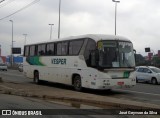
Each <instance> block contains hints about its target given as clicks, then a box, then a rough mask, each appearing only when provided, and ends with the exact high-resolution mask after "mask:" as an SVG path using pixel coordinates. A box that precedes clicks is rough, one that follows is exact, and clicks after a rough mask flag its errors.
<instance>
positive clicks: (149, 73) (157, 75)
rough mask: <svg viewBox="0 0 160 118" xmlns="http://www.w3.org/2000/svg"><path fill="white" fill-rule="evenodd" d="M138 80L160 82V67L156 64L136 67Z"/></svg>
mask: <svg viewBox="0 0 160 118" xmlns="http://www.w3.org/2000/svg"><path fill="white" fill-rule="evenodd" d="M135 73H136V81H137V82H140V81H141V82H150V83H152V84H159V83H160V69H159V68H157V67H154V66H138V67H136V72H135Z"/></svg>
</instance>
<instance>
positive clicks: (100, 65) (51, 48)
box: [23, 34, 136, 91]
mask: <svg viewBox="0 0 160 118" xmlns="http://www.w3.org/2000/svg"><path fill="white" fill-rule="evenodd" d="M23 63H24V64H23V69H24V74H25V76H26V77H28V78H32V79H33V81H34V82H35V83H37V84H38V83H40V82H42V81H48V82H53V83H61V84H66V85H71V86H73V87H74V89H75V90H77V91H81V90H82V88H90V89H101V90H107V89H109V90H110V89H112V88H130V87H133V86H135V85H136V78H135V74H134V70H135V57H134V49H133V44H132V42H131V41H130V40H128V39H127V38H125V37H121V36H115V35H103V34H99V35H98V34H87V35H80V36H71V37H67V38H62V39H57V40H54V41H47V42H41V43H35V44H28V45H25V46H24V60H23Z"/></svg>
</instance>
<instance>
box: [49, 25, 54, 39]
mask: <svg viewBox="0 0 160 118" xmlns="http://www.w3.org/2000/svg"><path fill="white" fill-rule="evenodd" d="M49 25H50V26H51V30H50V40H51V39H52V26H53V25H54V24H49Z"/></svg>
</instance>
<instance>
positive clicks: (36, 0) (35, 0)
mask: <svg viewBox="0 0 160 118" xmlns="http://www.w3.org/2000/svg"><path fill="white" fill-rule="evenodd" d="M39 1H40V0H34V1H33V2H31V3H29V4H28V5H26V6H25V7H23V8H21V9H19V10H17V11H15V12H14V13H12V14H10V15H8V16H5V17H3V18H0V20H3V19H5V18H8V17H10V16H12V15H14V14H16V13H18V12H20V11H22V10H24V9H26V8H28V7H30V6H31V5H33V4H35V3H37V2H39Z"/></svg>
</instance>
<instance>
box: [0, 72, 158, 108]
mask: <svg viewBox="0 0 160 118" xmlns="http://www.w3.org/2000/svg"><path fill="white" fill-rule="evenodd" d="M0 76H1V77H3V79H4V80H8V81H13V82H16V83H32V84H33V82H32V80H31V79H28V78H25V77H24V76H23V74H22V72H19V71H18V70H8V71H7V72H6V71H0ZM43 86H52V87H53V86H54V87H57V88H62V89H69V90H72V91H74V90H73V88H72V87H70V86H64V85H57V84H52V83H47V84H44V85H43ZM83 92H85V93H90V94H96V95H102V96H111V97H116V98H121V99H130V100H135V101H142V102H146V103H154V104H159V105H160V85H152V84H147V83H138V84H137V85H136V86H135V87H133V88H129V89H113V90H112V91H95V90H88V89H86V90H85V91H83Z"/></svg>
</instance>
